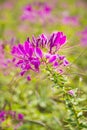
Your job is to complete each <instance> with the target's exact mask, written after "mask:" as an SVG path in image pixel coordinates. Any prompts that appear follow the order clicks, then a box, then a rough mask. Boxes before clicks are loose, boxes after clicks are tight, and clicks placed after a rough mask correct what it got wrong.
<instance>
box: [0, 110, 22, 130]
mask: <svg viewBox="0 0 87 130" xmlns="http://www.w3.org/2000/svg"><path fill="white" fill-rule="evenodd" d="M8 118H11V119H12V120H15V121H17V122H18V123H17V124H16V125H15V126H14V130H17V129H18V128H19V127H20V126H21V125H22V124H23V120H24V115H23V114H21V113H16V112H15V111H11V110H10V111H4V110H2V111H0V123H3V122H4V121H7V119H8ZM9 127H10V126H9Z"/></svg>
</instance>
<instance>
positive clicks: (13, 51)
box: [11, 46, 17, 54]
mask: <svg viewBox="0 0 87 130" xmlns="http://www.w3.org/2000/svg"><path fill="white" fill-rule="evenodd" d="M11 53H12V54H15V53H17V47H16V46H13V48H12V51H11Z"/></svg>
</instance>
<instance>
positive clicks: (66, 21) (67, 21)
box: [62, 16, 79, 26]
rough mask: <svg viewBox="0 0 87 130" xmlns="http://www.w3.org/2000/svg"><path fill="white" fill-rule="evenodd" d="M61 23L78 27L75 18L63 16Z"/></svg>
mask: <svg viewBox="0 0 87 130" xmlns="http://www.w3.org/2000/svg"><path fill="white" fill-rule="evenodd" d="M62 23H63V24H67V25H73V26H78V25H79V20H78V17H77V16H64V17H63V18H62Z"/></svg>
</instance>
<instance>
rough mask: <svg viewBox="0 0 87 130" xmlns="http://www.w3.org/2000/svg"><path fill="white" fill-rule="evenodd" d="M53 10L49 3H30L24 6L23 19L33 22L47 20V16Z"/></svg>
mask: <svg viewBox="0 0 87 130" xmlns="http://www.w3.org/2000/svg"><path fill="white" fill-rule="evenodd" d="M51 11H52V8H51V7H50V5H48V4H47V3H43V2H37V3H33V4H29V5H26V6H25V7H24V11H23V14H22V16H21V19H22V20H29V21H31V22H36V21H37V20H40V21H41V20H45V18H46V19H47V18H49V16H50V14H51Z"/></svg>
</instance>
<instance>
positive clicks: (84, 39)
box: [80, 27, 87, 46]
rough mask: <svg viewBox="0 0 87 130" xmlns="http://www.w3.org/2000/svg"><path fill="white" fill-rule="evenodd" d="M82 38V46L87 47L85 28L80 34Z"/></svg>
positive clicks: (86, 30) (86, 29) (86, 31)
mask: <svg viewBox="0 0 87 130" xmlns="http://www.w3.org/2000/svg"><path fill="white" fill-rule="evenodd" d="M80 36H81V40H80V42H81V45H82V46H87V27H86V28H84V30H83V31H81V32H80Z"/></svg>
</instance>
